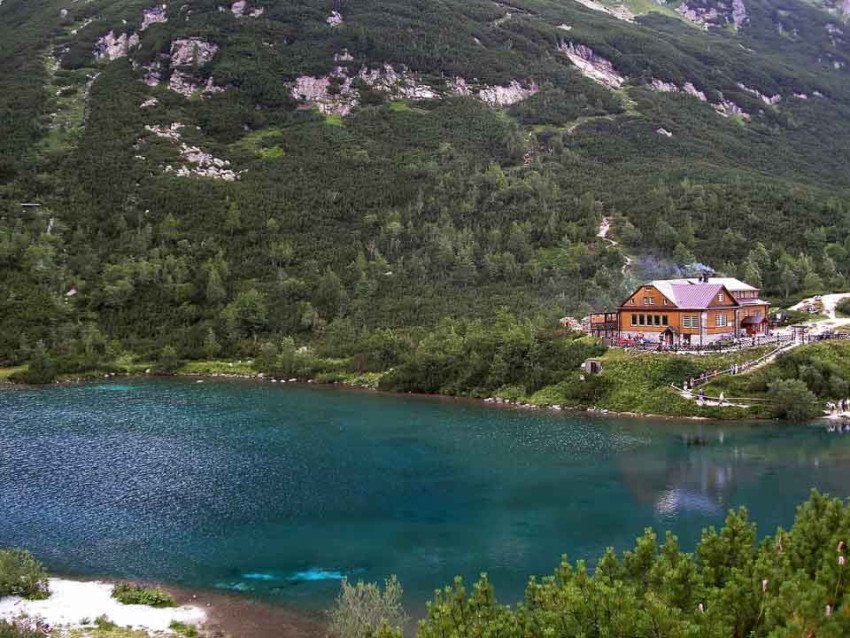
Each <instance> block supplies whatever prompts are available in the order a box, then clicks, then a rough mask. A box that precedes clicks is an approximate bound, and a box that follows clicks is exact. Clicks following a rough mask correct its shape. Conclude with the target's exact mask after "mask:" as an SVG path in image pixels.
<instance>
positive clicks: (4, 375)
mask: <svg viewBox="0 0 850 638" xmlns="http://www.w3.org/2000/svg"><path fill="white" fill-rule="evenodd" d="M25 367H26V366H17V367H14V368H0V381H8V380H9V377H11V376H12V375H13V374H15V373H16V372H21V371H22V370H23V369H24V368H25Z"/></svg>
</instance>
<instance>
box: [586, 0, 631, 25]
mask: <svg viewBox="0 0 850 638" xmlns="http://www.w3.org/2000/svg"><path fill="white" fill-rule="evenodd" d="M576 2H578V3H579V4H581V5H584V6H585V7H587V8H588V9H593V10H594V11H600V12H602V13H607V14H608V15H610V16H612V17H614V18H617V19H618V20H624V21H625V22H634V21H635V14H634V13H632V12H631V11H630V10H629V8H628V7H626V6H625V5H622V4H618V5H614V6H611V7H607V6H605V5H604V4H599V3H598V2H594V0H576Z"/></svg>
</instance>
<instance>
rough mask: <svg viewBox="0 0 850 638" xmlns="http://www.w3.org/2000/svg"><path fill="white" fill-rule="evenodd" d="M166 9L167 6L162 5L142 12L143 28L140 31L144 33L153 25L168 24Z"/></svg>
mask: <svg viewBox="0 0 850 638" xmlns="http://www.w3.org/2000/svg"><path fill="white" fill-rule="evenodd" d="M166 8H167V5H164V4H161V5H156V6H153V7H150V8H148V9H145V10H144V11H142V26H141V27H139V31H144V30H145V29H147V28H148V27H149V26H151V25H152V24H156V23H158V22H168V18H167V17H166V15H165V10H166Z"/></svg>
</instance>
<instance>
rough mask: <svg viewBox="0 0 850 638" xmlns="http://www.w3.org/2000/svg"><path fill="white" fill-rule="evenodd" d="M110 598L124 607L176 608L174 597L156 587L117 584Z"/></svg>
mask: <svg viewBox="0 0 850 638" xmlns="http://www.w3.org/2000/svg"><path fill="white" fill-rule="evenodd" d="M112 597H113V598H114V599H115V600H117V601H118V602H120V603H122V604H124V605H148V606H149V607H157V608H162V607H176V606H177V602H176V601H175V600H174V597H173V596H172V595H171V594H169V593H168V592H166V591H163V590H162V589H159V588H158V587H144V586H142V585H134V584H132V583H118V584H117V585H115V586H114V587H113V588H112Z"/></svg>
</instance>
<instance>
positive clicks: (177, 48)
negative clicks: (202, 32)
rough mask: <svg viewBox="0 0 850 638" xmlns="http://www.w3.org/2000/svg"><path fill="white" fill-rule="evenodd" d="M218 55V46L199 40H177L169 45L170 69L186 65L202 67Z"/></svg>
mask: <svg viewBox="0 0 850 638" xmlns="http://www.w3.org/2000/svg"><path fill="white" fill-rule="evenodd" d="M216 53H218V45H217V44H214V43H212V42H207V41H206V40H202V39H201V38H178V39H177V40H174V41H173V42H172V43H171V66H172V68H174V67H178V66H186V65H193V66H194V65H197V66H203V65H204V64H206V63H207V62H210V61H211V60H212V59H213V58H214V57H215V54H216Z"/></svg>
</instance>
